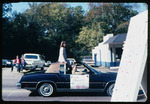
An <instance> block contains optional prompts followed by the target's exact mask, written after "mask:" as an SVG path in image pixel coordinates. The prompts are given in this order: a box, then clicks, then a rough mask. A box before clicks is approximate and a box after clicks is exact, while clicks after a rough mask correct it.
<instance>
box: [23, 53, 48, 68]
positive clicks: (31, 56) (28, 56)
mask: <svg viewBox="0 0 150 104" xmlns="http://www.w3.org/2000/svg"><path fill="white" fill-rule="evenodd" d="M22 57H23V58H24V60H25V63H26V65H25V66H24V69H30V70H36V68H41V70H43V69H44V64H45V60H44V56H42V55H40V54H35V53H25V54H23V55H22Z"/></svg>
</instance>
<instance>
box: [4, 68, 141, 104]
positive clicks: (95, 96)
mask: <svg viewBox="0 0 150 104" xmlns="http://www.w3.org/2000/svg"><path fill="white" fill-rule="evenodd" d="M46 69H47V68H46V67H45V69H44V70H46ZM24 73H26V71H23V72H21V73H18V72H17V71H16V69H15V68H14V71H13V72H11V69H10V68H2V100H3V101H36V102H38V101H50V102H110V100H111V97H109V96H107V95H105V94H104V93H87V92H86V93H75V92H74V93H73V92H72V93H57V94H56V95H55V96H53V97H42V96H39V95H38V93H37V92H30V91H28V90H25V89H18V88H16V83H17V82H18V81H19V80H20V78H21V77H22V75H23V74H24ZM138 101H139V102H140V101H143V100H138Z"/></svg>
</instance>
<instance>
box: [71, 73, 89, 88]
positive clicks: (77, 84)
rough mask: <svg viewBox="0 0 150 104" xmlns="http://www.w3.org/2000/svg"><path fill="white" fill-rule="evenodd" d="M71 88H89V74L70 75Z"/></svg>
mask: <svg viewBox="0 0 150 104" xmlns="http://www.w3.org/2000/svg"><path fill="white" fill-rule="evenodd" d="M70 87H71V89H88V88H89V75H88V74H86V75H70Z"/></svg>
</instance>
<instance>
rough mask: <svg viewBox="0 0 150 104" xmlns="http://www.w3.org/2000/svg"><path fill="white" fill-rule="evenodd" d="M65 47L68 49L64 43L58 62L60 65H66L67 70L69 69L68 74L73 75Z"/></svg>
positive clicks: (61, 46)
mask: <svg viewBox="0 0 150 104" xmlns="http://www.w3.org/2000/svg"><path fill="white" fill-rule="evenodd" d="M65 47H66V42H65V41H62V42H61V44H60V50H59V58H58V62H60V63H66V65H67V69H68V68H69V70H68V73H71V70H72V68H71V65H70V62H69V60H67V54H66V49H65Z"/></svg>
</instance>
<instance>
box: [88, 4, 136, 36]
mask: <svg viewBox="0 0 150 104" xmlns="http://www.w3.org/2000/svg"><path fill="white" fill-rule="evenodd" d="M133 6H135V5H134V4H132V3H91V4H89V7H90V10H89V12H88V13H87V16H86V21H87V22H88V23H91V22H93V21H96V22H100V23H101V27H102V29H103V32H104V34H105V35H106V34H108V33H113V34H115V35H116V34H118V33H126V32H127V27H128V23H129V20H130V18H131V17H132V16H135V15H136V14H138V12H137V11H135V10H132V8H133Z"/></svg>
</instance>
